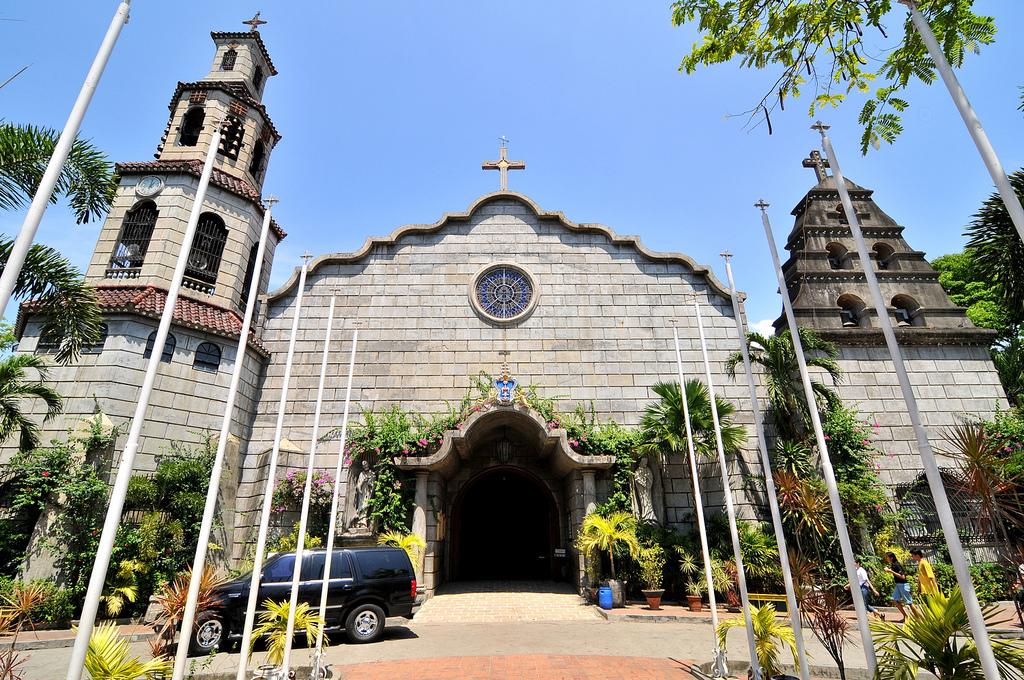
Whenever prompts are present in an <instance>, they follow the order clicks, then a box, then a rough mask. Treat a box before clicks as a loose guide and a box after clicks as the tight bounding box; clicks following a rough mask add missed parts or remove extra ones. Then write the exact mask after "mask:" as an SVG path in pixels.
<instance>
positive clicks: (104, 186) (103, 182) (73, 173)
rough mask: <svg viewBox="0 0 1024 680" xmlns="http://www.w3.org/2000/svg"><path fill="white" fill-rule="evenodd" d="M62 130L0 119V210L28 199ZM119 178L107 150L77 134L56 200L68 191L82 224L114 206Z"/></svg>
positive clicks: (55, 194)
mask: <svg viewBox="0 0 1024 680" xmlns="http://www.w3.org/2000/svg"><path fill="white" fill-rule="evenodd" d="M59 135H60V133H59V132H57V131H56V130H52V129H49V128H41V127H35V126H33V125H15V124H13V123H4V122H0V210H17V209H19V208H23V207H25V206H26V205H28V204H29V202H31V200H32V195H33V194H34V193H35V190H36V188H37V187H38V186H39V182H40V181H41V180H42V178H43V173H44V172H46V166H47V164H48V163H49V162H50V156H52V155H53V149H54V147H55V146H56V145H57V138H58V137H59ZM116 190H117V183H116V182H115V181H114V173H113V167H112V166H111V164H110V162H109V161H107V158H106V155H105V154H103V152H101V151H100V150H99V149H97V148H96V147H95V146H93V145H92V144H91V143H90V142H87V141H84V140H81V139H79V140H76V141H75V143H74V145H73V146H72V147H71V153H70V154H69V155H68V160H67V162H66V163H65V164H64V169H63V170H62V171H61V174H60V177H59V178H58V179H57V186H56V188H55V190H54V192H53V197H52V199H51V201H52V202H53V203H56V202H57V197H58V196H66V197H67V199H68V202H69V203H70V204H71V210H72V211H73V212H74V213H75V219H76V220H77V221H78V223H79V224H84V223H86V222H88V221H90V220H92V219H94V218H99V217H102V216H103V215H104V214H105V213H106V212H107V211H108V210H110V203H111V201H113V200H114V193H115V191H116Z"/></svg>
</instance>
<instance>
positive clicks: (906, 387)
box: [813, 122, 1000, 680]
mask: <svg viewBox="0 0 1024 680" xmlns="http://www.w3.org/2000/svg"><path fill="white" fill-rule="evenodd" d="M813 129H815V130H817V131H818V132H820V133H821V142H822V146H824V147H825V153H826V154H827V155H828V162H829V167H831V168H832V175H833V177H834V178H835V181H836V187H837V188H838V189H839V198H840V200H841V201H842V203H843V211H844V212H845V213H846V220H847V222H848V223H849V225H850V232H851V233H852V234H853V241H854V243H855V244H856V245H857V255H858V257H859V258H860V263H861V269H863V270H864V278H865V279H866V280H867V284H868V288H869V289H870V290H871V299H872V301H873V302H874V305H875V312H876V313H877V315H878V321H879V325H880V326H881V327H882V335H883V337H885V344H886V347H887V348H888V349H889V356H890V357H891V358H892V365H893V369H895V372H896V379H897V381H899V384H900V391H901V392H902V393H903V401H905V402H906V404H907V413H908V415H909V416H910V423H911V425H913V427H914V435H915V436H916V437H917V449H918V453H919V454H920V456H921V463H922V466H923V467H924V474H925V477H927V479H928V488H929V489H930V490H931V494H932V499H933V500H934V501H935V512H936V514H937V515H938V516H939V524H940V525H941V526H942V532H943V534H944V535H945V538H946V545H948V546H949V559H950V562H952V563H953V571H955V572H956V580H957V583H959V584H960V593H961V594H962V595H963V598H964V606H965V608H966V609H967V617H968V619H969V620H970V623H971V632H972V633H973V634H974V644H975V645H976V646H977V648H978V658H979V659H980V661H981V665H982V668H983V669H984V671H985V677H986V678H989V679H990V680H999V677H1000V675H999V666H998V664H997V663H996V659H995V655H994V654H993V652H992V643H991V641H990V640H989V637H988V629H987V628H986V627H985V615H984V614H983V613H982V611H981V605H980V604H979V603H978V595H977V593H976V592H975V590H974V583H973V581H972V580H971V571H970V566H969V565H968V563H967V559H966V558H965V556H964V547H963V543H962V542H961V541H960V534H959V529H958V528H957V525H956V520H955V519H954V518H953V510H952V508H951V507H950V505H949V498H948V497H947V496H946V487H945V484H943V482H942V473H940V472H939V465H938V463H937V462H936V460H935V454H934V453H933V452H932V446H931V443H930V442H929V441H928V433H927V432H926V431H925V429H924V425H922V423H921V414H920V412H919V411H918V408H917V397H915V396H914V389H913V388H912V387H911V386H910V377H909V376H908V375H907V367H906V365H904V363H903V353H902V352H901V351H900V345H899V343H898V342H897V341H896V333H895V332H894V331H893V328H892V319H890V318H889V309H888V307H887V305H886V303H885V298H883V297H882V289H881V288H880V287H879V285H878V277H877V276H876V274H875V269H874V266H873V265H872V261H871V255H870V253H869V252H868V246H867V244H866V243H865V242H864V234H863V233H862V232H861V229H860V221H859V220H858V219H857V211H856V210H854V209H853V202H852V201H851V200H850V192H849V191H848V190H847V187H846V180H845V179H843V173H842V170H840V169H839V161H838V160H837V159H836V152H835V149H833V148H832V140H830V139H829V137H828V134H827V133H826V130H828V126H827V125H822V124H821V123H820V122H818V123H816V124H815V125H814V126H813Z"/></svg>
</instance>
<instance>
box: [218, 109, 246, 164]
mask: <svg viewBox="0 0 1024 680" xmlns="http://www.w3.org/2000/svg"><path fill="white" fill-rule="evenodd" d="M244 136H245V129H244V128H243V126H242V121H241V120H239V118H238V116H228V117H227V126H226V127H225V128H224V133H223V134H222V135H221V137H220V149H218V151H220V152H221V153H222V154H224V155H225V156H227V157H228V158H233V159H235V160H237V159H238V151H239V149H241V148H242V137H244Z"/></svg>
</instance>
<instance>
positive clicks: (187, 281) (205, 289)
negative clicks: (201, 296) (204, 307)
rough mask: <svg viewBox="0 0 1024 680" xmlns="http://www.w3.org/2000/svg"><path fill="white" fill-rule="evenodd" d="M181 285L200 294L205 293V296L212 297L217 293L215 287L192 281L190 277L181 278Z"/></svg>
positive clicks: (195, 280) (203, 282)
mask: <svg viewBox="0 0 1024 680" xmlns="http://www.w3.org/2000/svg"><path fill="white" fill-rule="evenodd" d="M181 285H182V286H183V287H185V288H189V289H191V290H196V291H199V292H200V293H206V294H207V295H213V294H214V293H215V292H216V291H217V288H216V287H215V286H213V285H211V284H209V283H206V282H205V281H200V280H198V279H193V278H192V277H190V276H186V277H185V278H183V279H182V280H181Z"/></svg>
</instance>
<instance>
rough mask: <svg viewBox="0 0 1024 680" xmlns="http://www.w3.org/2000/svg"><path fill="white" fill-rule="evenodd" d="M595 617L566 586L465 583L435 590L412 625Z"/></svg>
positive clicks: (452, 584)
mask: <svg viewBox="0 0 1024 680" xmlns="http://www.w3.org/2000/svg"><path fill="white" fill-rule="evenodd" d="M599 617H600V615H599V614H598V613H597V612H596V611H595V610H594V608H593V607H590V606H587V605H586V603H585V602H584V601H583V599H582V598H581V597H580V596H579V595H577V594H576V592H575V591H574V590H573V588H572V586H570V585H569V584H567V583H555V582H553V581H466V582H462V583H446V584H445V585H443V586H441V587H440V588H438V591H437V593H436V594H435V595H434V597H432V598H430V599H429V600H427V601H426V603H425V604H424V605H423V606H422V607H421V608H420V610H419V611H418V612H417V613H416V617H415V618H414V619H413V625H414V626H415V625H418V624H424V623H426V624H433V623H514V622H522V621H527V622H528V621H594V620H597V619H598V618H599Z"/></svg>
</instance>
